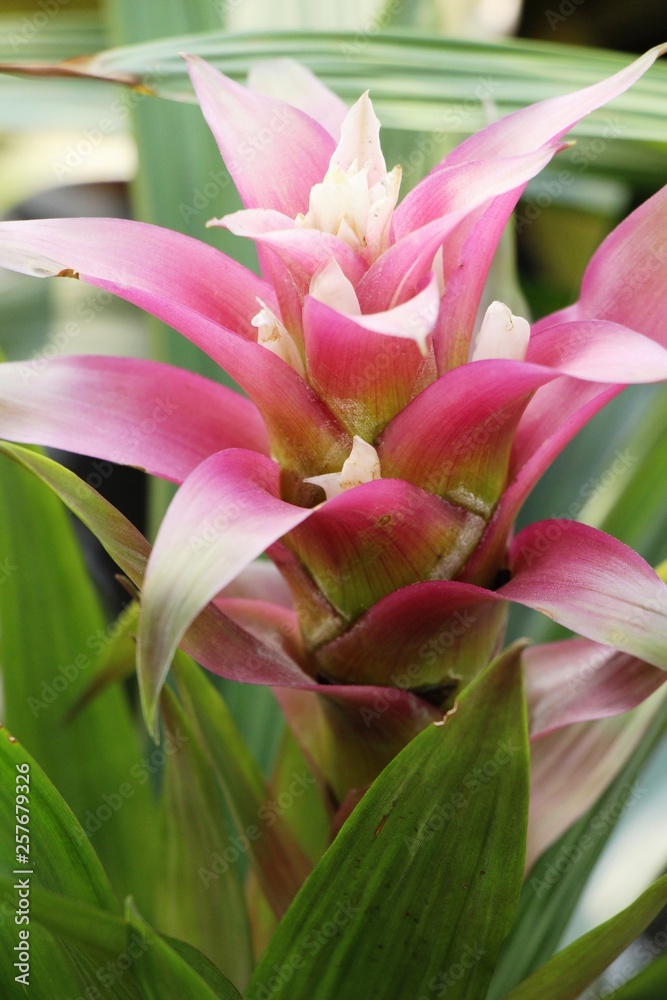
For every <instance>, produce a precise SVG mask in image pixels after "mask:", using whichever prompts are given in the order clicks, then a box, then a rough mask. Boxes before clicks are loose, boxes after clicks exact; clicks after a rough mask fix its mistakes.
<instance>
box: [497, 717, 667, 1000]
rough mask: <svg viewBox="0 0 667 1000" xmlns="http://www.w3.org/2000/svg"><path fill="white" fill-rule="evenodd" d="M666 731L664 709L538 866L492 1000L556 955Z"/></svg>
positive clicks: (528, 885) (526, 886)
mask: <svg viewBox="0 0 667 1000" xmlns="http://www.w3.org/2000/svg"><path fill="white" fill-rule="evenodd" d="M635 711H637V710H636V709H635ZM666 729H667V718H666V717H665V711H664V707H663V708H662V710H660V711H659V712H658V714H657V715H656V717H655V718H654V720H653V721H652V722H651V724H650V725H649V726H648V728H647V731H646V734H645V735H644V736H643V738H642V740H641V742H640V743H639V745H638V746H637V749H636V750H635V751H634V753H633V755H632V756H631V758H630V759H629V761H628V762H627V764H626V765H625V766H624V767H623V768H622V769H621V771H620V772H619V774H618V775H617V776H616V778H615V779H614V781H613V782H612V783H611V784H610V786H609V788H607V789H606V790H605V792H604V793H603V794H602V795H601V796H600V798H599V799H598V800H597V802H596V803H595V804H594V805H593V806H592V807H591V808H590V809H589V810H588V812H587V813H585V814H584V815H583V816H582V817H581V819H579V820H577V822H576V823H573V824H572V826H571V827H570V829H569V830H568V831H567V832H566V833H564V834H563V836H562V837H560V838H559V839H558V840H557V841H556V842H555V843H554V844H552V845H551V847H549V848H548V849H547V850H546V851H545V852H544V854H542V856H541V857H540V858H539V859H538V861H536V862H535V864H534V865H533V867H532V869H531V871H530V872H529V874H528V876H527V878H526V881H525V884H524V887H523V890H522V893H521V899H520V902H519V907H518V910H517V915H516V919H515V922H514V926H513V927H512V932H511V934H510V937H509V938H508V940H507V942H506V944H505V947H504V949H503V952H502V954H501V957H500V961H499V963H498V966H497V968H496V971H495V974H494V977H493V982H492V985H491V988H490V990H489V995H488V1000H503V998H504V997H505V996H506V994H507V993H508V992H509V991H510V990H511V989H512V988H513V987H514V986H516V984H517V983H519V982H521V980H522V979H525V978H526V977H527V976H528V975H530V973H531V972H533V971H534V970H535V969H536V968H538V967H539V966H540V965H542V964H543V963H545V962H546V961H547V960H548V959H549V958H550V957H551V956H552V955H553V953H554V951H555V949H556V948H557V946H558V942H559V940H560V938H561V937H562V935H563V933H564V931H565V928H566V927H567V925H568V923H569V921H570V918H571V916H572V914H573V912H574V909H575V907H576V905H577V903H578V901H579V899H580V897H581V894H582V892H583V890H584V887H585V886H586V883H587V881H588V878H589V876H590V874H591V872H592V871H593V868H594V867H595V865H596V863H597V861H598V858H599V857H600V855H601V853H602V851H603V849H604V847H605V844H606V843H607V841H608V840H609V837H610V836H611V834H612V832H613V831H614V829H615V827H616V824H617V822H618V820H619V818H620V817H621V816H622V815H623V814H624V813H625V811H626V809H627V808H629V807H630V806H631V804H632V802H633V801H635V800H636V798H637V797H638V796H639V795H640V794H641V793H640V791H639V789H638V788H637V779H638V777H639V775H640V773H641V771H642V769H643V767H644V766H645V764H646V763H647V761H648V760H649V759H650V758H651V756H652V754H653V753H654V751H655V749H656V747H658V746H659V745H660V743H661V741H662V739H663V738H664V735H665V731H666Z"/></svg>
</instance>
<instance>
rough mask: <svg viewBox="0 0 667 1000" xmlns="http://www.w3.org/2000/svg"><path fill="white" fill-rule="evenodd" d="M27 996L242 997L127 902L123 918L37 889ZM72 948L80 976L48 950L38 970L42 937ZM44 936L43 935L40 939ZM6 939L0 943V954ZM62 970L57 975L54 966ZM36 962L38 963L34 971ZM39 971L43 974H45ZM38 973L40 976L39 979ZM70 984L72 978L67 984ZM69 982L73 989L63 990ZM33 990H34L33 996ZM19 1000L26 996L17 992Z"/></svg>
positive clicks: (116, 999)
mask: <svg viewBox="0 0 667 1000" xmlns="http://www.w3.org/2000/svg"><path fill="white" fill-rule="evenodd" d="M10 889H11V880H10V879H6V878H4V877H2V876H0V893H2V894H3V895H6V894H7V892H8V891H10ZM30 904H31V921H30V942H31V944H30V948H31V957H30V964H31V971H30V996H31V997H32V996H33V995H35V996H37V997H38V1000H42V998H44V1000H55V998H58V1000H60V998H61V997H63V998H64V997H65V996H67V995H68V993H66V992H65V991H64V990H65V989H67V990H69V994H70V995H71V994H72V993H74V994H76V993H81V992H84V995H86V994H85V990H86V988H88V989H89V992H88V994H87V995H88V996H92V997H95V998H96V1000H98V998H99V997H104V998H105V1000H107V998H108V1000H151V998H155V1000H170V998H171V997H173V998H174V1000H181V998H183V997H186V996H187V998H188V1000H191V998H192V1000H239V998H240V994H239V993H238V992H237V990H236V989H235V988H234V987H233V986H232V984H231V983H230V982H229V981H228V980H226V979H225V977H224V976H223V975H222V973H221V972H220V971H219V970H218V969H217V968H216V967H215V966H214V965H213V964H212V963H211V962H209V961H208V959H206V958H205V957H204V956H203V955H202V954H201V953H199V952H198V951H197V950H196V949H195V948H192V947H191V946H190V945H187V944H185V943H184V942H183V941H178V940H175V939H173V938H168V937H166V936H164V935H161V934H157V933H156V932H155V931H154V930H153V929H152V928H151V927H149V926H148V924H147V923H146V922H145V921H144V920H143V918H142V917H141V916H140V915H139V913H138V911H137V909H136V907H135V906H134V904H133V902H132V900H131V898H129V899H128V901H127V903H126V907H125V910H126V916H125V918H123V917H121V916H120V915H117V914H110V913H107V912H105V911H103V910H99V909H97V908H95V907H93V906H89V905H88V904H86V903H82V902H81V901H80V900H76V899H71V898H68V897H67V896H63V895H59V894H57V893H54V892H48V891H46V890H44V889H39V888H34V889H33V890H32V891H31V898H30ZM47 928H48V931H49V932H50V933H51V934H54V935H57V936H58V937H60V938H63V939H67V941H68V942H69V943H70V945H71V944H74V945H75V949H72V948H71V947H70V949H69V950H70V953H71V956H72V958H73V959H74V964H75V965H76V969H77V971H76V972H75V973H72V972H71V971H70V970H69V968H68V963H67V961H66V959H64V958H63V956H62V952H60V953H59V952H58V951H57V950H55V949H56V948H57V946H56V945H55V939H54V938H51V937H49V939H48V940H50V942H51V945H52V953H51V955H50V956H49V958H50V960H56V964H55V966H53V967H51V968H50V969H49V970H48V974H47V971H46V967H42V965H41V959H42V957H43V948H42V947H40V948H39V949H38V951H37V952H35V944H34V942H35V940H37V941H38V942H40V945H41V944H42V941H43V940H44V933H45V930H46V929H47ZM40 935H41V936H40ZM7 937H8V935H6V934H3V935H1V936H0V947H1V946H2V944H3V943H4V941H5V940H6V939H7ZM59 957H60V961H61V962H62V967H61V969H59V967H58V965H57V959H58V958H59ZM35 962H37V963H40V964H34V963H35ZM42 969H43V971H42ZM38 971H42V975H41V976H39V975H38ZM67 977H69V979H68V978H67ZM65 982H69V983H70V984H71V985H67V986H63V985H62V984H63V983H65ZM33 990H36V992H35V993H33ZM16 995H17V996H20V997H24V996H25V995H26V994H25V993H24V992H23V991H20V992H18V993H17V994H16Z"/></svg>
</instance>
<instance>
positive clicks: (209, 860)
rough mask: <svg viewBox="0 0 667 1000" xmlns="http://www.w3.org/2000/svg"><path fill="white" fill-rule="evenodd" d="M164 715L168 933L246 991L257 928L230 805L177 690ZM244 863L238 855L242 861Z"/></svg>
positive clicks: (165, 698) (168, 696)
mask: <svg viewBox="0 0 667 1000" xmlns="http://www.w3.org/2000/svg"><path fill="white" fill-rule="evenodd" d="M161 707H162V715H163V719H164V722H165V728H166V739H165V741H164V744H163V747H164V764H165V775H164V778H165V780H164V787H163V790H162V804H163V807H164V809H163V817H162V818H163V844H162V849H161V857H162V865H163V873H162V878H161V879H160V880H159V882H158V885H157V892H158V905H157V912H159V913H160V927H161V928H162V929H164V930H165V931H166V932H167V933H169V934H172V935H173V936H174V937H178V938H181V939H183V940H185V941H187V942H188V943H190V944H191V945H194V946H195V947H196V948H197V949H198V950H200V951H202V952H203V953H204V954H205V955H208V957H209V958H210V959H211V960H212V961H215V962H216V964H217V965H218V966H219V967H220V969H221V970H222V971H223V972H224V973H225V975H226V976H228V977H229V978H230V979H231V980H233V981H234V982H235V983H239V984H240V985H244V984H245V983H246V982H247V980H248V978H249V976H250V971H251V968H252V946H251V941H250V927H249V921H248V913H247V909H246V905H245V897H244V887H243V878H242V872H241V869H240V867H239V865H238V864H236V863H234V862H233V861H229V860H228V858H229V855H228V853H227V852H228V851H229V850H234V847H233V844H234V839H233V837H232V833H231V831H230V829H229V825H228V822H227V817H226V814H225V812H224V809H223V804H222V797H221V795H220V793H219V791H218V788H217V786H216V783H215V780H214V779H213V777H212V775H211V768H210V762H209V759H208V756H207V755H206V753H205V751H204V749H203V748H202V746H201V745H200V743H199V740H198V737H197V733H196V731H195V729H194V728H193V726H192V724H191V722H190V720H189V719H188V718H187V716H186V715H185V713H184V712H183V710H182V709H181V707H180V706H179V704H178V702H177V701H176V698H175V697H174V695H173V694H172V693H171V691H170V690H169V689H165V690H164V691H163V693H162V701H161ZM241 856H242V855H241V854H240V853H239V852H238V851H236V852H235V858H236V859H237V860H238V858H239V857H241ZM210 869H213V870H212V871H211V870H210Z"/></svg>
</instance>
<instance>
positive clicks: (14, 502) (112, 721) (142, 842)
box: [0, 445, 156, 902]
mask: <svg viewBox="0 0 667 1000" xmlns="http://www.w3.org/2000/svg"><path fill="white" fill-rule="evenodd" d="M4 452H5V455H11V457H12V458H15V459H17V460H21V461H22V462H23V464H24V465H26V466H28V467H29V468H30V469H31V471H33V470H35V471H39V470H43V469H44V468H46V469H47V470H51V471H54V475H55V476H56V477H58V476H61V477H63V479H64V480H65V481H66V482H68V483H70V482H71V489H72V491H73V494H74V496H75V497H76V489H77V488H80V487H81V485H82V484H81V480H79V479H78V478H77V477H76V476H74V475H73V474H72V473H69V472H67V471H66V470H60V471H58V470H59V467H58V466H57V465H56V463H54V462H51V461H50V460H49V459H46V458H44V457H43V456H41V455H39V454H38V453H37V452H31V451H28V450H26V449H20V448H19V449H16V448H14V447H13V446H11V445H7V446H6V447H5V448H4ZM5 455H0V463H1V466H2V468H1V472H0V563H3V562H4V566H5V568H6V572H3V573H2V575H0V580H1V581H2V582H0V663H2V671H3V687H4V697H5V707H4V718H5V721H6V723H7V725H8V726H9V728H10V729H11V731H12V732H13V733H14V734H15V735H16V736H17V738H18V739H19V740H21V742H22V743H23V744H24V745H25V747H26V748H27V749H28V750H29V751H30V753H31V754H32V755H33V756H34V757H35V758H36V759H37V760H38V761H40V762H41V763H42V765H43V767H44V768H45V770H46V772H47V774H48V776H49V778H50V779H51V781H52V782H53V783H54V785H55V786H56V787H57V788H58V791H59V792H60V793H61V795H62V796H63V797H64V798H65V800H66V801H67V802H68V804H69V805H70V806H71V808H72V809H73V811H74V812H75V813H76V815H77V816H78V818H79V820H80V821H81V822H82V824H83V825H84V827H85V828H86V830H87V831H88V834H89V836H91V837H94V843H95V848H96V851H97V853H98V854H99V855H100V857H101V859H102V861H103V864H104V866H105V868H106V870H107V871H108V873H109V876H110V878H111V880H112V882H113V884H114V886H116V887H117V888H118V890H119V892H120V893H121V894H124V893H126V892H128V891H129V890H130V889H131V890H132V891H134V892H135V893H136V894H137V896H138V898H139V899H141V900H142V901H144V900H146V902H147V883H148V881H149V879H150V873H151V868H152V864H153V862H154V860H155V858H156V854H155V851H154V849H153V848H152V846H151V834H152V832H153V831H154V829H155V824H154V816H155V813H154V805H153V801H152V796H151V792H150V788H149V786H148V785H140V784H139V783H138V782H136V781H134V780H133V777H132V769H133V768H135V767H136V765H137V764H139V763H140V762H141V759H142V753H143V746H142V743H141V742H140V739H139V735H138V732H137V727H136V726H135V723H134V719H133V716H132V713H131V712H130V709H129V706H128V704H127V699H126V697H125V694H124V692H123V691H122V690H120V689H118V688H116V689H113V690H108V691H105V692H104V693H103V695H101V696H100V698H98V699H97V700H96V701H95V703H94V704H91V705H89V706H88V707H87V708H86V709H85V711H83V712H81V713H80V715H79V716H78V717H77V718H76V719H74V720H73V721H71V722H69V721H67V716H68V712H69V709H70V707H71V706H72V705H73V704H74V703H75V702H76V700H77V699H78V698H79V696H80V695H81V693H82V692H83V691H84V690H85V689H86V687H87V686H88V684H89V683H90V679H91V677H92V676H93V675H94V671H95V666H94V664H95V661H96V658H97V655H98V654H99V653H100V652H101V651H103V650H104V649H105V648H107V647H108V645H109V644H110V642H111V641H112V637H113V626H111V627H108V626H107V625H106V622H105V620H104V617H103V616H102V613H101V609H100V607H99V602H98V600H97V596H96V594H95V591H94V589H93V586H92V583H91V581H90V578H89V574H88V571H87V569H86V567H85V565H84V563H83V560H82V557H81V553H80V550H79V543H78V541H77V539H76V537H75V535H74V531H73V527H72V524H71V522H70V520H69V518H68V516H67V513H66V511H64V510H63V508H62V505H61V504H60V503H59V502H58V500H57V499H56V498H55V497H53V496H52V495H50V493H49V491H47V490H45V489H44V488H43V486H42V485H41V484H40V483H38V482H36V481H35V480H34V478H33V477H32V476H30V475H28V474H27V472H26V470H25V469H24V468H19V467H17V466H16V465H14V464H13V463H12V462H9V461H7V458H6V457H5ZM75 484H76V485H75ZM93 495H95V494H94V492H93ZM99 500H100V503H101V504H103V503H105V502H104V501H102V500H101V498H99ZM108 507H109V505H107V508H108ZM111 509H112V510H113V508H111ZM105 511H106V508H105ZM119 516H120V515H119ZM124 784H129V785H130V786H131V799H132V801H131V802H129V803H128V802H127V801H125V799H123V798H121V797H120V796H119V793H118V789H119V787H120V786H121V785H124ZM110 801H113V802H114V803H117V802H119V801H120V802H121V804H122V808H113V807H112V806H110V804H109V802H110ZM100 817H103V818H100Z"/></svg>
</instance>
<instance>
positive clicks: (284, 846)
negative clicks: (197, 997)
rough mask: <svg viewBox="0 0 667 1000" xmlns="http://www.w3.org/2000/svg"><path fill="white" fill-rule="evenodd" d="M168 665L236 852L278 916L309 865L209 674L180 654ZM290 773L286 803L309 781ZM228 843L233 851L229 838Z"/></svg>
mask: <svg viewBox="0 0 667 1000" xmlns="http://www.w3.org/2000/svg"><path fill="white" fill-rule="evenodd" d="M173 669H174V675H175V677H176V682H177V684H178V689H179V693H180V695H181V698H182V700H183V703H184V708H185V709H186V711H187V713H188V715H189V717H190V718H191V719H192V720H193V721H194V722H195V724H196V726H197V728H198V729H199V733H200V739H201V744H202V747H204V748H205V752H206V754H207V755H208V757H209V759H210V765H211V770H212V771H213V773H214V774H215V775H216V777H217V778H218V781H219V783H220V787H221V790H222V792H223V794H224V796H225V800H226V804H227V808H228V809H229V811H230V813H231V815H232V816H233V818H234V820H235V823H236V828H237V834H238V836H237V837H236V838H234V839H235V841H236V842H239V843H240V844H241V850H240V851H239V850H236V853H237V854H239V853H240V854H241V855H246V854H247V857H248V860H249V861H250V863H251V864H252V866H253V868H254V870H255V872H256V874H257V877H258V879H259V883H260V886H261V888H262V890H263V892H264V895H265V896H266V898H267V900H268V901H269V902H270V904H271V905H272V908H273V910H274V912H275V913H276V914H277V916H279V917H281V916H282V915H283V913H284V912H285V911H286V909H287V907H288V906H289V904H290V902H291V901H292V899H293V898H294V896H295V895H296V893H297V891H298V890H299V889H300V887H301V885H302V884H303V882H304V881H305V879H306V877H307V876H308V874H309V872H310V870H311V864H310V862H309V860H308V858H307V857H306V855H305V854H304V852H303V850H302V849H301V847H300V846H299V844H298V842H297V840H296V838H295V837H294V835H293V833H292V831H291V830H290V827H289V826H288V825H287V822H286V820H285V818H284V816H283V812H284V810H283V809H282V808H281V807H279V806H277V805H275V803H274V804H273V805H274V807H272V796H271V795H270V794H269V790H268V788H267V787H266V785H265V783H264V779H263V778H262V774H261V772H260V770H259V767H258V766H257V764H256V763H255V761H254V759H253V757H252V755H251V754H250V752H249V751H248V748H247V747H246V746H245V744H244V742H243V740H242V738H241V735H240V733H239V731H238V730H237V728H236V726H235V725H234V721H233V719H232V716H231V713H230V711H229V709H228V708H227V706H226V704H225V702H224V701H223V699H222V698H221V697H220V695H219V694H218V693H217V691H216V690H215V688H214V686H213V684H212V683H211V681H210V680H209V678H208V677H207V676H206V675H205V674H204V672H203V671H202V670H201V669H200V668H199V667H197V666H196V665H195V664H194V663H193V662H192V661H191V660H190V659H188V657H186V656H184V655H183V654H182V653H178V654H177V656H176V658H175V660H174V666H173ZM290 777H291V778H292V779H294V787H293V794H291V796H290V797H291V799H292V801H298V800H300V799H301V797H302V796H303V795H304V793H305V792H306V791H307V790H308V788H309V787H311V786H313V785H315V780H314V779H313V778H312V776H311V775H310V773H309V772H308V771H307V769H306V768H305V767H304V768H303V769H302V771H301V773H294V774H292V775H291V776H290ZM288 794H289V793H288ZM219 842H221V841H220V838H219ZM229 847H230V849H231V850H232V851H234V850H235V849H234V848H233V845H232V840H231V838H230V840H229ZM209 864H210V861H209ZM181 936H183V935H181Z"/></svg>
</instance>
